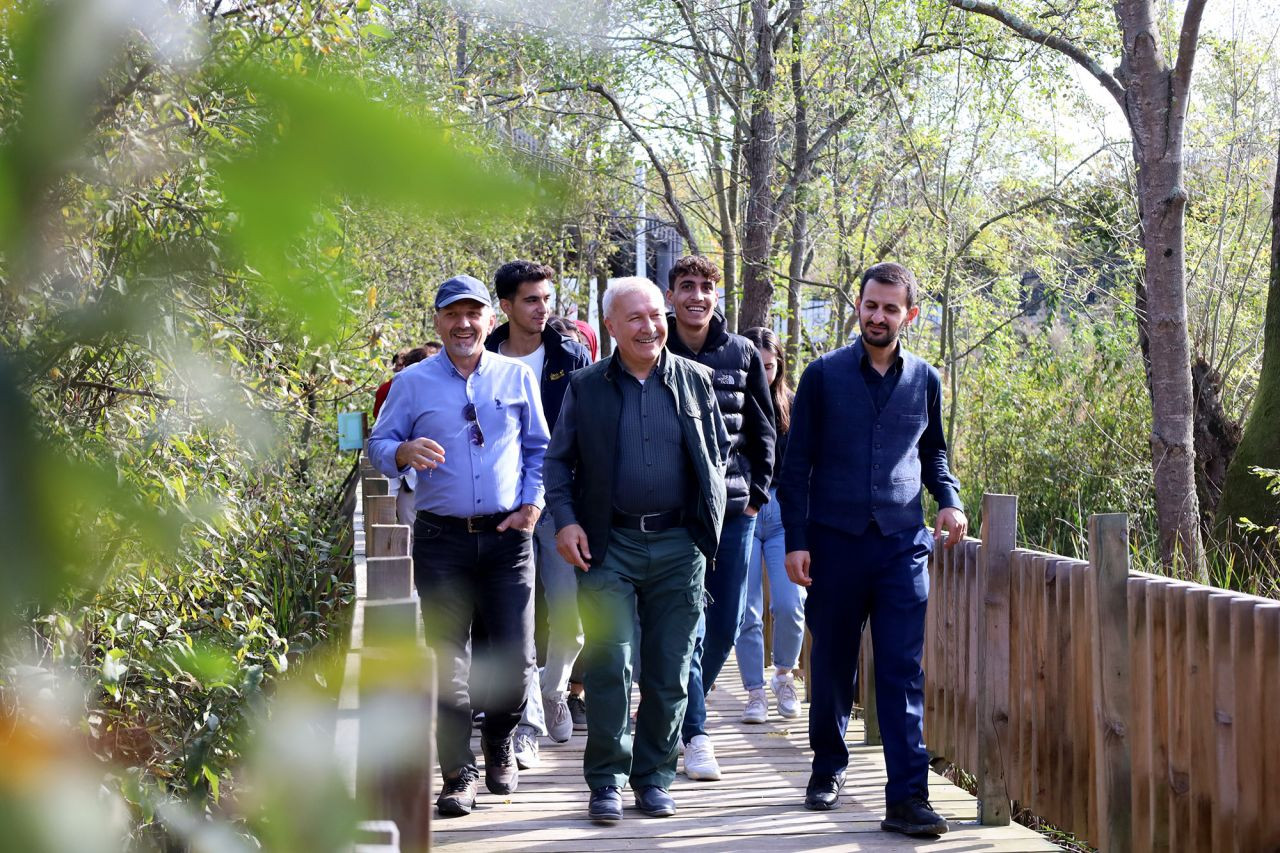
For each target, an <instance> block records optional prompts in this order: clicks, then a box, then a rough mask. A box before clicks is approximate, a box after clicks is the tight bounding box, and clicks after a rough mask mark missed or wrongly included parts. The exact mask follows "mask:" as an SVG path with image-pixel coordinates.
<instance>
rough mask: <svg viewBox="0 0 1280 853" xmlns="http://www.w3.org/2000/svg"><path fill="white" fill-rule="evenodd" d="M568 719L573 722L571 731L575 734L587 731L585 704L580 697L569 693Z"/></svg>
mask: <svg viewBox="0 0 1280 853" xmlns="http://www.w3.org/2000/svg"><path fill="white" fill-rule="evenodd" d="M566 701H568V703H569V718H570V719H571V720H573V730H574V731H575V732H585V731H586V730H587V703H586V700H584V699H583V698H582V697H581V696H579V695H576V694H573V693H570V694H569V698H568V700H566Z"/></svg>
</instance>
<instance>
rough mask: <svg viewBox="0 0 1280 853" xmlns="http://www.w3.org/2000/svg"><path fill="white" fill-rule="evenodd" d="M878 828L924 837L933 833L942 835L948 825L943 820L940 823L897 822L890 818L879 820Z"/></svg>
mask: <svg viewBox="0 0 1280 853" xmlns="http://www.w3.org/2000/svg"><path fill="white" fill-rule="evenodd" d="M880 828H881V829H883V830H884V831H885V832H898V833H901V834H903V835H910V836H911V837H913V838H926V837H929V836H934V835H942V834H943V833H944V832H946V831H947V829H948V826H947V824H946V822H945V821H944V822H943V823H941V824H936V823H898V822H897V821H892V820H882V821H880Z"/></svg>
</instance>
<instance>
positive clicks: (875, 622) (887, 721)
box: [805, 522, 933, 805]
mask: <svg viewBox="0 0 1280 853" xmlns="http://www.w3.org/2000/svg"><path fill="white" fill-rule="evenodd" d="M808 539H809V555H810V569H809V573H810V577H811V578H812V579H813V585H812V586H810V587H809V594H808V597H807V598H806V600H805V621H806V623H807V624H808V626H809V630H810V632H811V633H812V634H813V647H812V651H811V664H810V666H811V678H812V680H813V684H812V685H811V687H810V691H811V693H810V697H811V702H810V705H809V746H810V747H811V748H812V749H813V772H814V773H815V774H820V775H834V774H835V773H837V772H839V771H840V770H843V769H844V768H845V767H846V766H847V765H848V763H849V749H848V747H847V746H846V745H845V739H844V738H845V730H846V728H847V727H848V725H849V715H850V713H851V712H852V710H853V700H854V675H855V673H856V671H857V666H858V646H859V642H860V640H861V638H862V628H863V625H864V624H865V623H866V620H867V619H870V620H871V641H872V643H873V644H874V646H875V676H876V708H877V711H878V713H879V717H880V733H881V736H882V737H883V740H884V758H885V765H886V768H887V770H888V774H889V783H888V784H887V785H886V786H885V797H886V800H887V802H888V803H889V804H890V805H893V804H896V803H899V802H902V801H903V800H906V799H908V798H909V797H912V796H920V797H924V798H926V799H927V798H928V796H929V754H928V752H926V751H925V746H924V726H923V723H924V670H923V669H921V666H920V658H921V655H922V653H923V651H924V616H925V605H926V602H927V599H928V596H929V572H928V560H929V552H930V551H931V550H932V547H933V539H932V536H930V534H929V531H928V530H927V529H925V528H923V527H921V528H918V529H911V530H907V531H904V532H901V533H895V534H892V535H889V536H886V535H884V534H882V533H881V532H880V530H879V528H878V527H876V525H875V523H874V522H872V524H871V525H870V526H869V527H868V529H867V530H866V531H864V532H863V533H860V534H857V535H854V534H850V533H845V532H842V531H839V530H836V529H834V528H831V527H825V526H823V525H818V524H811V525H810V526H809V530H808Z"/></svg>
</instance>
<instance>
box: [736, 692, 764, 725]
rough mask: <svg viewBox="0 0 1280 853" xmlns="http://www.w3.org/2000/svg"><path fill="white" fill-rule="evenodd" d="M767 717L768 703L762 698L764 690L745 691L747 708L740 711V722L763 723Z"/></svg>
mask: <svg viewBox="0 0 1280 853" xmlns="http://www.w3.org/2000/svg"><path fill="white" fill-rule="evenodd" d="M768 717H769V703H768V702H767V701H765V698H764V688H763V687H757V688H756V689H754V690H748V691H747V707H745V708H743V709H742V722H744V723H763V722H764V721H765V720H766V719H768Z"/></svg>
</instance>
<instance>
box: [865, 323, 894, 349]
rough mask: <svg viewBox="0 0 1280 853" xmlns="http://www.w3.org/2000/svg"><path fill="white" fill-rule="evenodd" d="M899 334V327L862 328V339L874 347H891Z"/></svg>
mask: <svg viewBox="0 0 1280 853" xmlns="http://www.w3.org/2000/svg"><path fill="white" fill-rule="evenodd" d="M901 333H902V327H901V326H897V327H894V326H889V325H886V326H884V327H883V328H875V327H870V328H868V327H867V326H863V327H862V339H863V340H864V341H866V342H867V343H869V344H871V345H872V346H876V347H887V346H892V345H893V342H894V341H896V340H897V339H898V335H899V334H901Z"/></svg>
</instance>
